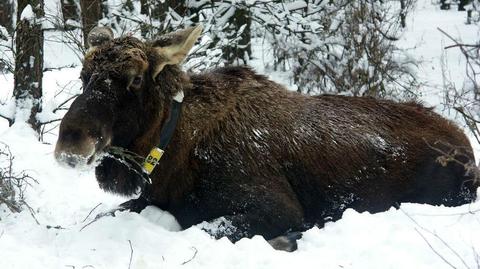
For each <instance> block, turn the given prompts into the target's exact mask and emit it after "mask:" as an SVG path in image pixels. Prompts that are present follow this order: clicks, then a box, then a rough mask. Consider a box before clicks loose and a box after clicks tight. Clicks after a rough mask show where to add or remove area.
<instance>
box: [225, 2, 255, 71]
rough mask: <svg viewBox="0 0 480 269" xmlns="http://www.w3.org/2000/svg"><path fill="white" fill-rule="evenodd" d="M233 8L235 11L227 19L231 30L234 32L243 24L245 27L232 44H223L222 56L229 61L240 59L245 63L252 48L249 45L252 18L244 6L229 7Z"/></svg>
mask: <svg viewBox="0 0 480 269" xmlns="http://www.w3.org/2000/svg"><path fill="white" fill-rule="evenodd" d="M231 8H235V13H234V15H233V16H232V17H230V19H229V23H230V28H231V31H233V32H236V31H238V30H239V29H240V27H242V26H243V25H245V28H244V30H243V32H242V34H241V35H240V40H239V41H238V43H237V44H235V45H233V46H225V47H223V48H222V50H223V58H224V59H225V60H226V61H227V62H228V63H229V64H232V63H234V62H237V63H238V62H240V61H242V62H243V64H246V63H247V61H248V60H249V59H250V57H251V55H252V48H251V45H250V39H251V36H250V35H251V31H250V27H251V25H252V19H251V15H250V11H249V10H248V9H246V8H244V7H239V6H237V7H231Z"/></svg>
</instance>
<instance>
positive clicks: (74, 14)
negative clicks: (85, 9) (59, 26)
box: [60, 0, 80, 30]
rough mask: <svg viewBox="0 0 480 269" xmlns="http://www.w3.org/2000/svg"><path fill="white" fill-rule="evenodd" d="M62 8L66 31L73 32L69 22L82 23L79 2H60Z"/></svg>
mask: <svg viewBox="0 0 480 269" xmlns="http://www.w3.org/2000/svg"><path fill="white" fill-rule="evenodd" d="M60 5H61V7H62V16H63V24H64V25H65V29H66V30H71V29H72V27H70V26H69V25H68V24H67V22H68V20H72V21H76V22H80V10H78V5H77V1H75V0H60Z"/></svg>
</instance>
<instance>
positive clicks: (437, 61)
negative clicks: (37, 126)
mask: <svg viewBox="0 0 480 269" xmlns="http://www.w3.org/2000/svg"><path fill="white" fill-rule="evenodd" d="M434 9H435V8H434V7H432V6H431V4H430V1H419V3H418V4H417V10H416V11H415V12H414V13H413V17H411V18H410V19H409V21H408V22H407V25H408V30H407V31H406V34H405V35H404V37H403V39H402V46H405V48H412V49H411V50H409V52H410V53H411V54H412V57H415V58H418V59H421V60H422V63H421V65H420V66H419V70H418V74H419V76H420V77H421V78H422V79H424V81H425V82H426V83H427V84H426V86H425V90H424V100H425V101H426V102H427V103H428V104H429V105H438V104H439V103H441V101H442V98H441V96H440V95H439V92H440V90H439V86H440V85H441V84H442V73H441V62H442V61H445V60H446V61H447V63H448V67H449V69H450V72H451V73H450V76H451V79H452V80H453V81H455V83H458V85H460V84H461V83H463V76H462V73H463V71H464V69H463V68H464V65H463V62H462V60H460V57H459V56H460V54H459V53H458V52H457V51H455V49H451V50H450V51H449V52H448V53H447V54H446V55H443V54H442V47H443V46H445V45H448V44H449V43H448V41H446V40H447V39H446V38H445V37H443V36H442V34H441V33H440V32H439V31H438V30H437V29H436V28H437V27H440V28H441V29H443V30H445V31H446V32H449V33H450V34H452V35H453V36H456V37H461V38H462V40H464V41H466V42H467V41H476V40H478V38H479V36H480V35H479V31H478V28H477V27H475V26H466V25H464V24H463V22H464V20H465V18H464V16H465V14H464V13H458V12H455V11H445V12H440V11H438V10H434ZM413 47H414V48H413ZM47 48H48V49H46V52H45V53H46V58H48V59H50V60H51V62H47V66H49V67H55V66H64V65H68V64H69V61H67V59H69V58H70V59H71V60H72V61H73V60H75V62H76V63H78V59H75V56H74V55H73V54H71V53H70V54H69V53H68V51H67V50H66V49H65V48H63V47H61V46H58V44H57V45H51V44H50V45H48V46H47ZM442 55H443V56H442ZM442 57H443V60H442ZM57 59H58V60H57ZM266 59H268V56H266ZM262 60H263V59H262V57H258V59H257V60H256V61H253V62H252V64H253V65H254V66H255V67H256V68H257V69H259V71H261V72H264V70H263V69H262V68H260V65H261V61H262ZM78 74H79V68H78V67H77V68H65V69H62V70H54V71H49V72H46V73H45V83H44V88H45V91H46V93H45V100H46V102H45V105H46V106H47V107H54V106H55V105H57V104H58V102H60V101H58V100H61V98H56V99H55V98H54V97H55V96H56V95H57V93H59V92H60V90H61V89H62V88H65V89H64V92H63V93H61V94H66V93H67V92H68V91H71V92H73V93H75V92H76V91H78V79H77V78H78ZM269 75H271V76H272V78H274V79H275V78H278V79H279V80H282V81H285V79H284V78H285V76H283V75H282V74H281V73H274V74H269ZM72 81H73V82H72ZM12 85H13V79H12V77H11V76H10V75H5V76H0V89H1V90H0V98H1V99H0V100H2V101H4V100H7V96H9V95H10V93H11V89H12ZM292 88H294V87H292ZM437 111H439V112H443V111H442V109H441V106H437ZM444 113H446V112H444ZM44 116H45V117H51V115H44ZM446 116H448V117H450V118H453V117H454V115H446ZM54 133H55V131H54ZM55 139H56V137H55V135H48V136H46V137H45V142H46V143H45V144H44V143H40V142H38V139H37V137H36V136H35V134H34V133H33V131H31V129H30V128H29V127H28V126H26V125H25V124H24V123H22V122H21V121H18V122H17V123H16V124H15V125H14V126H13V127H11V128H8V127H7V125H6V123H5V122H4V121H3V122H1V120H0V141H1V142H4V143H6V144H8V145H10V148H11V151H12V152H13V154H14V155H15V161H14V168H15V170H16V171H21V170H25V171H26V172H27V173H28V174H29V175H31V176H32V177H33V178H35V179H36V180H37V181H38V184H37V183H32V186H31V187H29V188H28V189H27V192H26V200H27V202H28V204H29V205H30V207H31V208H32V210H33V212H30V211H29V210H24V211H23V212H21V213H19V214H13V213H9V211H8V210H7V209H6V208H5V207H0V268H180V267H182V268H183V267H185V268H292V267H293V268H369V269H370V268H435V269H436V268H451V267H455V268H480V265H479V264H480V257H479V255H480V231H479V229H478V227H480V226H479V225H480V201H477V202H475V203H472V204H469V205H464V206H461V207H456V208H445V207H442V206H439V207H434V206H429V205H418V204H403V205H402V207H401V209H400V210H396V209H393V208H392V209H390V210H389V211H387V212H384V213H379V214H369V213H357V212H355V211H353V210H347V211H346V212H345V213H344V215H343V218H342V219H341V220H339V221H337V222H334V223H328V224H327V225H326V226H325V227H324V228H323V229H318V228H312V229H310V230H308V231H307V232H305V233H304V235H303V238H302V239H301V240H300V241H299V249H298V251H296V252H293V253H286V252H282V251H275V250H273V249H272V248H271V247H270V246H269V245H268V243H267V242H266V241H265V240H264V239H263V238H262V237H259V236H257V237H254V238H252V239H242V240H240V241H239V242H237V243H236V244H232V243H231V242H230V241H228V240H227V239H220V240H214V239H212V238H210V237H209V236H208V235H207V234H206V233H205V232H203V231H202V230H201V229H200V228H198V227H192V228H190V229H187V230H184V231H180V230H179V226H178V224H177V223H176V221H175V220H174V218H173V217H172V216H171V215H170V214H169V213H167V212H162V211H161V210H159V209H156V208H154V207H149V208H147V209H145V210H144V211H143V212H142V213H141V214H135V213H129V212H123V213H119V214H118V215H117V217H115V218H113V217H104V218H101V219H100V220H98V221H96V222H93V223H91V221H92V220H93V219H94V217H95V216H96V215H97V214H98V213H100V212H104V211H107V210H109V209H111V208H114V207H115V206H116V205H117V204H119V203H121V202H122V201H124V200H125V199H127V198H124V197H118V196H114V195H111V194H108V193H104V192H103V191H102V190H100V189H99V187H98V185H97V183H96V180H95V176H94V174H93V171H91V170H88V171H76V170H71V169H64V168H62V167H60V166H58V165H57V164H56V162H55V161H54V159H53V154H52V153H53V149H54V142H55ZM477 151H478V150H477ZM2 165H3V164H2ZM477 211H478V212H477ZM32 215H33V216H34V217H33V216H32ZM37 222H38V223H37Z"/></svg>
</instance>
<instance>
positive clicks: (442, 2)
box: [440, 0, 450, 10]
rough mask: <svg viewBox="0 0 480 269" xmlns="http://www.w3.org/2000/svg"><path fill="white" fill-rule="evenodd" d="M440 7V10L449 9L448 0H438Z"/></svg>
mask: <svg viewBox="0 0 480 269" xmlns="http://www.w3.org/2000/svg"><path fill="white" fill-rule="evenodd" d="M440 9H441V10H448V9H450V1H447V0H440Z"/></svg>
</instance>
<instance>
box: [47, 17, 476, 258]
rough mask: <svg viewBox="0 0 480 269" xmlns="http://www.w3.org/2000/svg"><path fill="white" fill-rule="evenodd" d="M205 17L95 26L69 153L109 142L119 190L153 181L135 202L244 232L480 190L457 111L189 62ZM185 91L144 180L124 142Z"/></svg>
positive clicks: (75, 160) (112, 179) (221, 232)
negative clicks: (198, 69)
mask: <svg viewBox="0 0 480 269" xmlns="http://www.w3.org/2000/svg"><path fill="white" fill-rule="evenodd" d="M201 31H202V29H201V27H200V26H197V27H191V28H187V29H185V30H181V31H177V32H174V33H170V34H167V35H164V36H161V37H159V38H158V39H156V40H154V41H151V42H143V41H140V40H138V39H136V38H134V37H131V36H126V37H120V38H114V37H113V35H112V32H111V30H110V29H108V28H101V27H100V28H95V29H94V30H93V31H92V32H91V33H90V36H89V41H90V46H91V48H90V50H89V51H88V53H87V54H86V55H85V59H84V62H83V69H82V71H81V78H82V81H83V85H84V86H83V88H84V91H83V93H82V94H81V95H80V96H79V97H78V98H77V99H76V100H75V101H74V102H73V104H72V105H71V108H70V109H69V111H68V112H67V113H66V115H65V117H64V118H63V120H62V122H61V126H60V133H59V138H58V141H57V144H56V149H55V157H56V159H57V160H58V161H59V162H61V163H66V164H68V165H70V166H72V167H77V166H79V165H82V164H86V163H93V162H94V161H95V159H96V158H97V157H98V156H100V155H105V154H104V153H106V152H107V153H108V152H110V153H111V154H107V155H106V156H105V157H103V158H102V159H100V161H98V162H99V164H98V166H97V167H96V177H97V180H98V182H99V184H100V186H101V187H102V188H103V189H105V190H107V191H110V192H115V193H119V194H124V195H131V194H134V193H136V192H138V191H140V192H141V196H140V198H139V199H137V200H132V201H130V202H128V203H126V204H125V206H126V207H128V208H129V209H131V210H134V211H140V210H142V209H143V208H144V207H145V206H147V205H155V206H158V207H159V208H161V209H164V210H167V211H169V212H171V213H172V214H173V215H174V216H175V217H176V218H177V220H178V222H179V223H180V224H181V226H182V227H184V228H187V227H189V226H191V225H194V224H198V223H200V222H203V221H210V222H212V223H216V225H218V226H221V227H219V229H213V230H210V231H209V232H210V233H211V234H212V235H214V236H216V237H222V236H226V237H228V238H229V239H231V240H232V241H236V240H238V239H240V238H242V237H251V236H253V235H256V234H259V235H263V236H264V237H265V238H266V239H267V240H270V239H273V238H280V237H279V236H282V235H284V234H285V233H287V232H290V231H302V230H304V229H305V228H308V227H310V226H311V225H315V224H317V225H322V224H323V223H324V222H325V221H326V220H327V219H338V218H339V217H340V216H341V214H342V212H343V211H344V210H345V209H346V208H354V209H355V210H357V211H369V212H379V211H383V210H387V209H388V208H390V207H392V206H397V205H398V204H400V203H402V202H414V203H428V204H432V205H440V204H443V205H447V206H456V205H460V204H463V203H468V202H469V201H471V200H472V199H474V198H475V191H476V187H477V185H475V183H474V182H473V181H472V178H471V177H470V176H469V175H468V174H466V171H465V170H464V167H463V166H462V165H461V164H460V163H462V162H464V163H466V162H467V161H468V160H469V159H473V156H472V153H471V147H470V144H469V142H468V140H467V138H466V137H465V135H464V134H463V133H462V131H460V130H459V128H457V127H456V126H455V125H454V124H453V123H451V122H450V121H448V120H446V119H444V118H442V117H440V116H439V115H437V114H435V113H434V112H432V111H431V110H430V109H427V108H424V107H423V106H422V105H419V104H415V103H395V102H392V101H386V100H375V99H373V98H356V97H345V96H329V95H323V96H316V97H311V96H305V95H301V94H298V93H295V92H290V91H287V90H286V89H285V88H284V87H283V86H281V85H279V84H277V83H275V82H273V81H271V80H269V79H267V78H266V77H264V76H262V75H258V74H256V73H255V72H254V71H252V70H251V69H249V68H247V67H226V68H218V69H215V70H211V71H209V72H206V73H201V74H190V73H186V72H184V71H182V70H181V68H180V66H179V64H180V63H181V62H182V61H183V60H184V58H185V57H186V55H187V54H188V52H189V50H190V49H191V48H192V46H193V45H194V43H195V41H196V40H197V38H198V37H199V35H200V34H201ZM179 94H184V96H185V97H184V99H183V103H182V105H181V106H182V113H181V115H179V119H178V122H177V123H176V125H175V126H174V128H175V130H174V133H173V136H172V138H171V141H170V143H169V144H168V146H167V147H166V150H165V154H164V156H163V157H162V159H161V160H160V161H159V164H158V166H157V167H156V168H155V169H154V170H153V172H152V174H151V180H152V182H151V184H149V183H145V180H144V177H143V176H142V172H141V171H140V170H139V169H138V168H137V167H136V166H135V164H132V163H129V161H128V160H127V161H125V160H121V156H120V155H118V154H115V153H113V151H112V149H118V148H121V149H124V150H125V152H133V153H135V154H136V155H139V156H142V157H143V158H144V157H145V156H147V155H148V153H149V152H150V150H151V149H152V148H153V147H155V146H156V145H157V144H158V143H159V140H160V136H161V130H162V127H163V126H164V125H165V124H167V122H168V121H169V119H170V118H171V117H172V113H173V112H172V105H171V104H172V102H173V100H172V99H173V98H174V97H175V96H178V95H179ZM452 148H455V149H456V151H455V153H457V156H455V158H457V160H458V162H448V163H446V164H443V165H442V164H441V163H439V162H437V158H438V157H439V156H440V154H439V153H438V152H439V150H443V151H448V150H451V149H452ZM280 248H281V247H280Z"/></svg>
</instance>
